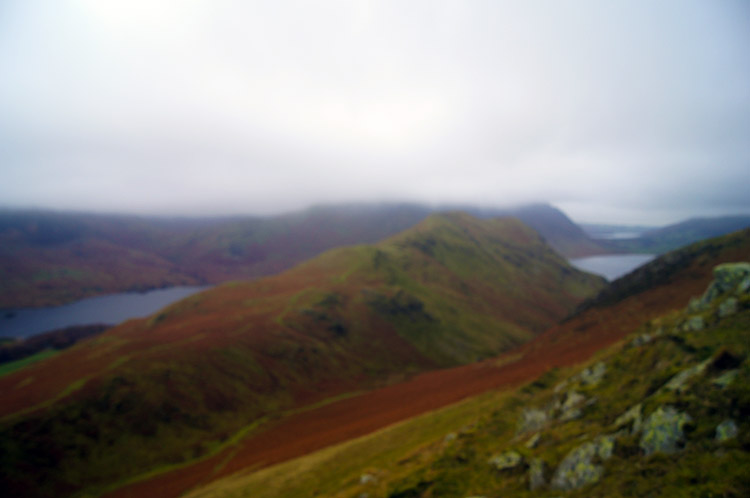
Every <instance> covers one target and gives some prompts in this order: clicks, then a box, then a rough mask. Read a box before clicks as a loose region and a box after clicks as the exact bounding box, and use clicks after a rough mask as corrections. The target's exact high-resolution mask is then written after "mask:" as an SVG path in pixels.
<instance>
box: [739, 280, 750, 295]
mask: <svg viewBox="0 0 750 498" xmlns="http://www.w3.org/2000/svg"><path fill="white" fill-rule="evenodd" d="M748 292H750V276H748V277H746V278H745V279H744V280H743V281H742V282H740V284H739V285H738V286H737V294H747V293H748Z"/></svg>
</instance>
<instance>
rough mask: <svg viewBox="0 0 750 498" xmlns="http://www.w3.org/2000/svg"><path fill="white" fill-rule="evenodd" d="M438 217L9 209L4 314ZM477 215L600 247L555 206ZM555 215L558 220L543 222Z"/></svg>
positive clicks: (253, 273)
mask: <svg viewBox="0 0 750 498" xmlns="http://www.w3.org/2000/svg"><path fill="white" fill-rule="evenodd" d="M433 212H435V209H433V208H429V207H426V206H420V205H412V204H383V205H366V204H365V205H345V206H321V207H317V208H311V209H309V210H306V211H301V212H297V213H291V214H288V215H280V216H275V217H228V218H216V219H185V218H182V219H170V218H143V217H135V216H114V215H94V214H73V213H57V212H43V211H42V212H40V211H20V212H16V211H2V212H0V272H1V273H2V274H3V275H4V278H3V279H2V280H0V308H14V307H27V306H47V305H58V304H62V303H66V302H70V301H74V300H77V299H80V298H83V297H89V296H93V295H99V294H106V293H114V292H127V291H143V290H147V289H151V288H161V287H168V286H174V285H196V284H207V283H221V282H225V281H230V280H238V279H252V278H259V277H262V276H265V275H270V274H275V273H278V272H280V271H283V270H285V269H288V268H291V267H292V266H294V265H295V264H298V263H301V262H302V261H304V260H307V259H309V258H311V257H313V256H315V255H317V254H320V253H321V252H323V251H325V250H328V249H331V248H333V247H337V246H342V245H352V244H358V243H375V242H377V241H379V240H381V239H383V238H386V237H388V236H390V235H393V234H395V233H397V232H399V231H401V230H405V229H407V228H409V227H411V226H413V225H415V224H416V223H418V222H420V221H421V220H423V219H425V218H426V217H427V216H428V215H430V214H431V213H433ZM474 212H475V214H477V215H479V216H481V217H483V218H488V217H492V216H499V215H508V214H514V215H515V216H516V217H518V218H519V219H521V220H522V221H523V222H524V223H526V224H528V225H529V226H531V227H532V228H535V229H536V230H537V231H540V230H541V232H542V234H543V235H544V232H545V230H547V231H549V232H550V235H549V236H548V237H545V238H547V239H548V242H550V244H551V245H552V246H553V247H555V248H556V249H557V250H558V251H559V250H560V249H561V248H562V249H563V251H564V249H565V247H569V248H572V249H575V248H576V247H588V248H589V249H587V250H590V249H591V248H590V247H589V246H591V245H592V244H593V242H592V241H591V239H588V238H587V237H586V235H585V234H583V233H582V232H580V230H576V227H575V225H574V224H573V223H572V222H571V221H570V220H569V219H567V217H565V215H564V214H562V213H561V212H559V211H558V210H556V209H555V208H552V207H550V206H541V205H537V206H532V207H529V208H519V209H517V210H516V211H515V212H514V213H511V212H510V210H508V209H506V210H479V209H475V210H474ZM550 217H553V218H554V219H555V220H556V221H555V223H552V224H550V223H549V222H548V221H544V220H547V219H548V218H550ZM553 232H554V233H553ZM566 233H568V234H569V235H568V239H570V240H568V239H566V236H565V234H566ZM566 241H567V242H566ZM600 252H601V251H600Z"/></svg>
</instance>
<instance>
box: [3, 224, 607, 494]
mask: <svg viewBox="0 0 750 498" xmlns="http://www.w3.org/2000/svg"><path fill="white" fill-rule="evenodd" d="M603 285H604V281H603V279H600V278H598V277H594V276H592V275H589V274H586V273H583V272H580V271H578V270H576V269H574V268H573V267H571V266H569V265H568V264H567V262H566V261H565V260H564V259H563V258H562V257H561V256H559V255H558V254H557V253H555V252H554V251H553V250H551V249H550V248H549V246H548V245H546V244H545V243H544V241H543V240H542V239H541V238H540V236H539V235H538V234H537V233H536V232H534V231H533V230H531V229H530V228H528V227H526V226H525V225H523V224H522V223H521V222H520V221H518V220H516V219H513V218H507V219H492V220H479V219H476V218H474V217H472V216H470V215H467V214H463V213H451V214H445V215H432V216H429V217H428V218H426V219H425V220H423V221H422V222H421V223H419V224H418V225H417V226H415V227H413V228H411V229H408V230H406V231H404V232H401V233H399V234H397V235H395V236H393V237H391V238H389V239H386V240H385V241H383V242H381V243H379V244H377V245H371V246H368V245H360V246H353V247H346V248H340V249H334V250H331V251H328V252H325V253H324V254H321V255H320V256H318V257H316V258H314V259H312V260H310V261H308V262H306V263H303V264H301V265H299V266H297V267H295V268H293V269H291V270H289V271H287V272H284V273H282V274H280V275H277V276H273V277H268V278H263V279H260V280H257V281H253V282H233V283H228V284H225V285H222V286H219V287H217V288H215V289H212V290H209V291H206V292H203V293H200V294H196V295H194V296H191V297H189V298H187V299H185V300H183V301H181V302H179V303H177V304H175V305H172V306H170V307H168V308H166V309H165V310H163V311H162V312H160V313H158V314H156V315H154V316H152V317H150V318H148V319H144V320H131V321H129V322H127V323H125V324H123V325H121V326H119V327H115V328H113V329H110V330H109V331H107V332H105V333H103V334H102V335H100V336H97V337H96V338H93V339H89V340H85V341H83V342H81V343H79V344H77V345H76V346H74V347H72V348H71V349H68V350H65V351H63V352H60V353H58V354H56V355H55V356H52V357H50V358H48V359H46V360H42V361H40V362H38V363H35V364H33V365H31V366H28V367H26V368H24V369H21V370H18V371H15V372H13V373H10V374H8V375H6V376H4V377H0V393H2V399H3V403H2V404H0V417H2V418H0V420H1V421H2V422H0V469H1V470H2V474H0V479H1V480H2V485H3V487H4V489H10V490H12V493H11V494H13V495H17V496H21V495H22V496H60V495H66V494H71V493H74V492H78V491H80V490H81V489H82V488H85V489H86V491H87V492H99V491H101V490H102V489H104V488H106V487H108V486H112V485H117V484H118V483H119V484H121V483H122V482H124V481H123V480H127V479H132V478H135V477H137V476H139V475H145V474H147V473H149V472H152V471H154V469H157V470H159V469H162V470H163V469H164V468H168V467H169V466H170V465H175V464H178V463H181V462H187V461H191V460H196V459H199V458H201V457H204V456H208V455H211V454H213V452H216V451H219V450H221V449H223V448H225V447H226V446H227V445H228V444H233V443H231V441H233V440H234V439H233V438H235V437H241V436H242V435H243V434H245V433H246V432H247V431H255V432H258V431H262V430H264V429H265V428H267V427H273V425H274V423H273V421H274V420H276V419H278V418H279V417H284V416H285V415H288V414H290V413H295V412H299V411H300V410H308V409H312V408H313V407H315V406H320V404H321V403H323V404H325V403H327V402H330V400H331V399H338V398H341V397H342V396H346V395H351V394H352V393H356V392H358V391H361V390H362V389H368V388H372V387H375V386H379V385H383V384H384V383H387V382H393V381H396V380H399V379H403V378H404V376H407V375H410V374H413V373H416V372H421V371H425V370H431V369H435V368H440V367H446V366H451V365H458V364H462V363H468V362H473V361H476V360H478V359H482V358H487V357H489V356H492V355H496V354H498V353H500V352H502V351H506V350H508V349H509V348H511V347H514V346H517V345H519V344H521V343H523V342H525V341H527V340H529V339H530V338H532V337H533V336H534V335H536V334H538V333H540V332H542V331H543V330H545V329H547V328H548V327H549V326H550V325H552V324H553V323H555V322H557V321H558V320H559V319H561V318H562V317H563V316H565V315H567V314H568V313H569V312H570V311H571V310H572V309H573V308H574V307H575V306H576V305H577V304H578V303H580V302H581V300H582V299H583V298H585V297H587V296H590V295H592V294H593V293H595V292H596V291H597V290H599V289H601V288H602V287H603Z"/></svg>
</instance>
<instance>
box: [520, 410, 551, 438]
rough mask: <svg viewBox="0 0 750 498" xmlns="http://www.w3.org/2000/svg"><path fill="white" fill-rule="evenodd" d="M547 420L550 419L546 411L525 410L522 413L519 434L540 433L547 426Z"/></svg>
mask: <svg viewBox="0 0 750 498" xmlns="http://www.w3.org/2000/svg"><path fill="white" fill-rule="evenodd" d="M547 420H549V417H548V416H547V412H546V411H544V410H539V409H536V408H528V409H525V410H524V411H523V412H522V413H521V420H520V422H519V424H518V432H519V433H523V432H528V431H538V430H539V429H541V428H542V427H544V426H545V425H546V424H547Z"/></svg>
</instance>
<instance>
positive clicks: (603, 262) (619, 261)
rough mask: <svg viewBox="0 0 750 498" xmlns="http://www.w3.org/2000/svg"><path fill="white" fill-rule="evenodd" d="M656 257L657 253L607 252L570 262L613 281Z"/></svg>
mask: <svg viewBox="0 0 750 498" xmlns="http://www.w3.org/2000/svg"><path fill="white" fill-rule="evenodd" d="M655 257H656V255H655V254H607V255H604V256H589V257H587V258H575V259H571V260H570V264H572V265H573V266H575V267H576V268H580V269H581V270H584V271H587V272H590V273H596V274H597V275H601V276H603V277H604V278H606V279H607V280H609V281H612V280H615V279H618V278H620V277H622V276H623V275H626V274H628V273H630V272H631V271H632V270H635V269H636V268H638V267H639V266H641V265H644V264H646V263H648V262H649V261H651V260H652V259H654V258H655Z"/></svg>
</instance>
